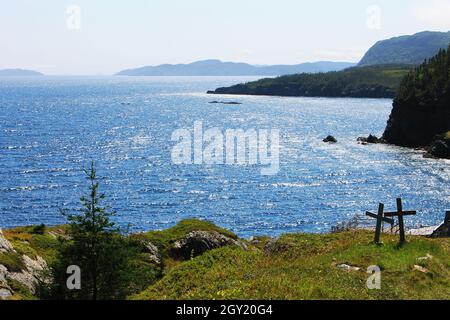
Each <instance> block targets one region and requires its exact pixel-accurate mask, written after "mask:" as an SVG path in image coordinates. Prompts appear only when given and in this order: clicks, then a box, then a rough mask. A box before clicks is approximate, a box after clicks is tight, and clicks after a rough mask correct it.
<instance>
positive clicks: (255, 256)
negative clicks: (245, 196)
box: [0, 220, 450, 299]
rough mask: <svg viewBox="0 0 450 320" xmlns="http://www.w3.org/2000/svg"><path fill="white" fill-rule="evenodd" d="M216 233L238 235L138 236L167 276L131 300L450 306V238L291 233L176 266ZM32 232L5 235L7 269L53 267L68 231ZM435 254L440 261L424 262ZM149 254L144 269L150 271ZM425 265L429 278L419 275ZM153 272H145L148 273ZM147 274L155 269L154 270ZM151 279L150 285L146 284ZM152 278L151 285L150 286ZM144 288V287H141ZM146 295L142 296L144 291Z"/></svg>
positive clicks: (201, 226)
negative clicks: (186, 251)
mask: <svg viewBox="0 0 450 320" xmlns="http://www.w3.org/2000/svg"><path fill="white" fill-rule="evenodd" d="M197 230H203V231H217V232H220V233H222V234H225V235H227V236H230V237H233V238H235V237H236V236H235V235H234V234H233V233H231V232H229V231H227V230H225V229H222V228H219V227H217V226H215V225H214V224H211V223H208V222H202V221H198V220H185V221H182V222H180V223H179V224H178V225H177V226H175V227H172V228H169V229H167V230H163V231H152V232H148V233H143V234H137V235H132V236H131V237H133V238H135V239H136V240H149V241H151V242H153V243H154V244H156V245H157V246H158V247H159V248H160V250H161V252H162V253H163V255H164V270H163V273H162V275H161V276H162V278H161V276H160V277H159V280H156V282H153V281H155V280H154V279H153V278H154V275H153V274H151V277H149V276H148V274H147V273H148V272H147V273H145V272H143V275H142V277H143V279H142V283H147V286H148V285H149V284H151V283H152V282H153V284H152V285H150V287H148V288H147V289H145V290H144V291H142V292H141V293H140V294H137V295H135V296H132V297H130V298H132V299H430V298H437V299H450V289H449V288H450V259H449V257H450V239H433V240H432V239H426V238H423V237H410V238H409V240H410V241H409V243H408V244H407V245H405V246H404V247H402V248H397V247H396V243H397V242H396V241H397V238H396V237H393V236H389V235H383V240H384V241H385V245H384V246H382V247H377V246H375V245H373V244H371V240H372V237H373V234H372V233H371V232H366V231H351V232H345V233H338V234H326V235H311V234H290V235H284V236H283V237H281V238H280V239H279V240H278V241H277V242H276V243H275V245H274V246H273V249H272V250H271V253H265V252H264V250H263V247H264V245H265V244H266V242H267V241H269V238H261V242H260V244H259V245H257V246H250V248H251V249H250V250H249V251H243V250H240V249H234V248H229V247H227V248H221V249H216V250H213V251H210V252H208V253H206V254H204V255H203V256H200V257H197V258H194V259H192V260H190V261H179V260H178V261H177V260H174V259H172V258H171V257H170V256H169V248H170V246H171V245H172V243H173V242H174V241H176V240H178V239H180V238H182V237H184V236H185V235H186V234H188V233H189V232H191V231H197ZM33 232H34V231H33V227H23V228H16V229H11V230H4V234H5V237H6V238H7V239H8V240H9V241H10V242H11V243H12V245H13V246H14V248H15V249H16V251H17V254H10V255H9V256H8V257H6V256H0V264H9V268H18V269H20V268H21V267H22V262H21V259H20V256H21V255H23V254H26V255H28V256H30V257H34V256H35V255H40V256H42V257H44V258H45V259H46V260H47V261H52V259H55V256H56V248H57V243H58V240H57V239H56V237H55V235H56V234H64V227H55V228H47V229H46V232H45V233H44V234H36V233H33ZM427 254H431V255H432V256H433V257H434V258H433V259H431V260H427V261H422V262H420V261H418V260H417V258H419V257H424V256H426V255H427ZM146 259H147V258H146V256H145V255H143V257H142V261H139V263H140V264H147V262H146ZM341 263H346V264H349V265H354V266H358V267H361V268H362V269H361V271H358V272H349V273H348V272H345V271H342V270H339V269H338V268H337V267H336V266H335V265H336V264H341ZM415 264H417V265H422V266H424V267H426V268H428V269H429V273H421V272H419V271H413V266H414V265H415ZM370 265H379V266H380V267H381V268H382V270H383V273H382V290H374V291H369V290H367V289H366V280H367V277H368V276H369V275H368V274H366V272H365V270H366V269H367V267H368V266H370ZM147 269H148V266H146V267H145V268H144V269H143V270H144V271H145V270H147ZM147 271H148V270H147ZM146 277H147V278H146ZM150 278H152V279H150ZM10 285H12V286H13V287H14V289H15V291H16V293H17V294H16V296H15V297H14V299H33V298H35V297H33V296H31V295H30V294H29V292H27V290H26V289H24V288H21V287H20V284H18V283H17V284H14V283H10ZM136 289H137V288H136ZM137 292H139V291H137Z"/></svg>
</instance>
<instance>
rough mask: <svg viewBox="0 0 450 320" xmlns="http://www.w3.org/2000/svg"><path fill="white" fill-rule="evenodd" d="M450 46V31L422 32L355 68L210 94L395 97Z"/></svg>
mask: <svg viewBox="0 0 450 320" xmlns="http://www.w3.org/2000/svg"><path fill="white" fill-rule="evenodd" d="M449 44H450V32H449V33H442V32H421V33H417V34H414V35H412V36H402V37H397V38H392V39H389V40H384V41H380V42H378V43H376V44H375V45H374V46H373V47H372V48H371V49H369V51H368V52H367V53H366V54H365V56H364V57H363V58H362V60H361V62H360V63H359V64H358V65H357V66H356V67H353V68H349V69H346V70H342V71H338V72H328V73H319V74H315V75H311V74H304V75H289V76H283V77H278V78H272V79H262V80H258V81H254V82H249V83H244V84H238V85H234V86H231V87H227V88H218V89H216V90H211V91H208V93H209V94H235V95H268V96H306V97H357V98H393V97H394V96H395V92H396V91H397V89H398V87H399V85H400V82H401V79H402V78H403V77H404V76H405V75H406V74H408V72H409V71H410V70H411V69H413V68H414V67H415V66H417V65H419V64H421V63H422V62H424V60H425V59H427V58H430V57H432V56H433V55H435V54H437V53H438V52H439V50H441V49H442V48H446V47H447V46H448V45H449Z"/></svg>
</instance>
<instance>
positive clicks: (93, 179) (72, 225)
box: [49, 163, 137, 300]
mask: <svg viewBox="0 0 450 320" xmlns="http://www.w3.org/2000/svg"><path fill="white" fill-rule="evenodd" d="M85 173H86V176H87V178H88V181H89V194H87V195H86V196H83V197H82V198H81V199H80V200H81V203H82V206H83V209H82V212H81V213H80V214H67V213H66V212H63V214H64V215H65V216H66V217H67V219H68V221H69V226H68V232H67V235H68V237H67V239H66V240H61V247H60V250H59V254H58V258H57V260H56V262H55V263H54V264H53V265H52V268H51V271H52V275H53V278H54V283H53V285H52V287H51V288H50V293H49V294H50V298H52V299H80V300H97V299H108V300H110V299H122V298H125V297H126V295H127V294H128V289H129V287H130V282H131V281H132V279H131V277H130V274H131V271H130V268H132V267H131V266H130V262H131V261H132V260H133V257H134V256H135V255H136V254H137V252H136V251H135V250H134V248H132V247H131V246H130V245H129V243H128V242H127V240H126V238H125V237H123V236H122V235H121V234H120V233H119V230H118V229H116V228H115V227H114V223H112V222H111V221H110V218H111V217H112V216H113V215H114V212H110V211H108V208H107V207H104V206H102V202H103V200H104V199H105V196H104V194H102V193H99V182H98V178H97V175H96V171H95V168H94V164H93V163H91V167H90V168H89V170H85ZM72 265H75V266H78V267H79V268H80V269H81V289H80V290H69V289H68V288H67V285H66V281H67V278H68V276H69V275H68V274H67V268H68V267H69V266H72Z"/></svg>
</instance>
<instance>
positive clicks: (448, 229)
mask: <svg viewBox="0 0 450 320" xmlns="http://www.w3.org/2000/svg"><path fill="white" fill-rule="evenodd" d="M430 237H431V238H448V237H450V211H447V212H446V213H445V220H444V223H443V224H442V225H441V226H440V227H439V228H437V229H436V230H435V231H434V232H433V234H432V235H431V236H430Z"/></svg>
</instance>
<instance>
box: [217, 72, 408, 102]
mask: <svg viewBox="0 0 450 320" xmlns="http://www.w3.org/2000/svg"><path fill="white" fill-rule="evenodd" d="M411 69H412V66H409V65H391V66H369V67H355V68H349V69H346V70H343V71H339V72H328V73H318V74H298V75H289V76H281V77H277V78H268V79H261V80H258V81H254V82H249V83H245V84H238V85H235V86H231V87H226V88H218V89H217V90H216V91H214V92H209V93H216V94H243V95H246V94H248V95H274V96H323V97H371V98H381V97H385V98H392V97H394V95H395V92H396V90H397V88H398V86H399V85H400V81H401V79H402V78H403V77H404V76H405V75H406V74H408V72H409V71H410V70H411Z"/></svg>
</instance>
